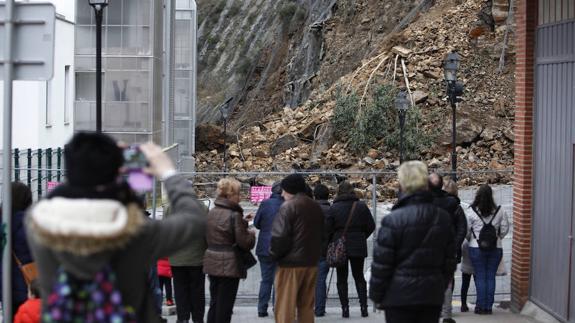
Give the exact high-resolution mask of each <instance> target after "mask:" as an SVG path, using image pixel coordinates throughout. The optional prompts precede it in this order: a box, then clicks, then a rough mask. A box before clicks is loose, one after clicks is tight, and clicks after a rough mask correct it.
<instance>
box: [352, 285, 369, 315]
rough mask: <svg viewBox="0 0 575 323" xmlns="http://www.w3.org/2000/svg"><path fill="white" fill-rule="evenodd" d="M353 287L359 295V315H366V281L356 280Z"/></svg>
mask: <svg viewBox="0 0 575 323" xmlns="http://www.w3.org/2000/svg"><path fill="white" fill-rule="evenodd" d="M355 288H356V290H357V295H358V297H359V305H360V307H361V317H368V316H369V313H368V311H367V283H366V282H365V280H364V281H356V282H355Z"/></svg>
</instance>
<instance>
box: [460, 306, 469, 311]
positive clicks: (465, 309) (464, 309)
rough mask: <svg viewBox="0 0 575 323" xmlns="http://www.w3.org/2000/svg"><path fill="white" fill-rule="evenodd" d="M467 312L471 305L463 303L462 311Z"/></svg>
mask: <svg viewBox="0 0 575 323" xmlns="http://www.w3.org/2000/svg"><path fill="white" fill-rule="evenodd" d="M467 312H469V307H467V304H463V305H461V313H467Z"/></svg>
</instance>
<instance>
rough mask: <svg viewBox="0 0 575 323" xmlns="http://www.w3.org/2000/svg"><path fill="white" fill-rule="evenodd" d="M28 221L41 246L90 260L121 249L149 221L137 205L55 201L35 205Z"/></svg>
mask: <svg viewBox="0 0 575 323" xmlns="http://www.w3.org/2000/svg"><path fill="white" fill-rule="evenodd" d="M27 221H28V226H29V230H30V231H31V232H32V233H33V234H34V239H36V241H37V242H38V244H40V245H42V246H44V247H46V248H49V249H52V250H53V251H55V252H64V253H69V254H72V255H74V256H89V255H93V254H98V253H103V252H110V251H115V250H118V249H121V248H122V247H124V246H125V245H126V244H127V243H128V242H129V241H130V240H131V239H132V238H133V237H134V236H135V235H136V234H137V233H138V232H139V231H140V229H141V227H142V226H143V224H144V223H145V221H146V219H145V216H144V215H143V213H142V211H141V209H140V208H139V207H138V206H137V205H135V204H129V205H128V206H124V205H123V204H121V203H120V202H118V201H114V200H97V199H68V198H62V197H55V198H52V199H47V200H43V201H41V202H39V203H38V204H36V205H35V206H34V207H33V208H32V209H31V211H30V213H29V216H28V219H27Z"/></svg>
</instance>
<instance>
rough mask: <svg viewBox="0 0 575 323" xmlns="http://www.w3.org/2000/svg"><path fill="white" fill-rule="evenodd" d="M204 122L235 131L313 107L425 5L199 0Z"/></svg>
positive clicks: (372, 0)
mask: <svg viewBox="0 0 575 323" xmlns="http://www.w3.org/2000/svg"><path fill="white" fill-rule="evenodd" d="M197 2H198V6H199V26H200V27H199V33H198V36H199V62H198V63H199V64H198V65H199V76H198V94H199V110H198V118H199V121H200V122H205V123H208V122H218V121H219V118H220V116H219V112H218V109H217V106H218V105H219V104H221V103H222V102H224V101H225V100H226V99H227V98H228V97H232V96H233V97H234V98H235V100H234V101H233V103H232V105H233V109H234V117H233V122H232V127H233V128H236V129H237V128H238V127H239V126H240V125H243V124H245V123H246V122H252V121H257V120H261V119H262V118H264V117H265V116H267V115H269V114H270V113H274V112H278V111H281V110H282V109H283V107H286V106H287V107H290V108H296V107H298V106H300V105H301V104H303V103H305V102H306V101H307V100H308V98H309V96H310V93H311V92H312V91H313V90H315V89H320V88H322V89H327V88H329V87H330V86H332V85H333V84H334V83H335V82H336V81H337V80H338V79H339V78H340V77H342V76H344V75H346V74H348V73H350V72H352V71H354V70H355V69H356V68H357V67H358V66H359V65H360V64H361V61H362V60H363V59H365V58H368V57H370V56H371V55H373V53H374V51H376V50H377V48H378V45H379V44H380V43H381V42H382V41H383V39H384V38H385V37H386V36H387V35H388V34H389V33H390V32H391V31H392V30H393V29H394V27H396V26H397V25H398V24H399V23H400V21H401V19H402V18H403V17H405V16H406V15H408V13H409V12H410V10H411V9H412V8H413V7H414V6H415V3H416V2H418V0H401V1H387V2H385V3H384V2H382V1H381V0H360V1H358V0H311V1H310V0H282V1H275V0H242V1H238V0H198V1H197Z"/></svg>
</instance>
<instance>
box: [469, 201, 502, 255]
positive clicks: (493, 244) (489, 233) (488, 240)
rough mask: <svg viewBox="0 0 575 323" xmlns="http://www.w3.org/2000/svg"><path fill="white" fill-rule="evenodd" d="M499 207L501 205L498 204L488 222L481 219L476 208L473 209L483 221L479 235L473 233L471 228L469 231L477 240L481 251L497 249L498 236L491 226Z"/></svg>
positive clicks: (481, 218)
mask: <svg viewBox="0 0 575 323" xmlns="http://www.w3.org/2000/svg"><path fill="white" fill-rule="evenodd" d="M499 209H501V206H498V207H497V209H495V213H493V217H492V218H491V221H489V222H485V221H483V217H482V216H481V214H479V212H477V210H476V209H473V212H475V213H476V214H477V215H478V216H479V219H480V220H481V222H483V228H481V231H479V237H477V236H476V235H475V232H474V231H473V229H472V230H471V232H472V233H473V237H475V239H476V240H477V244H478V245H479V249H481V250H483V251H493V250H495V249H497V239H498V238H499V237H498V235H497V230H496V229H495V227H494V226H493V220H495V216H496V215H497V212H499Z"/></svg>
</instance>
